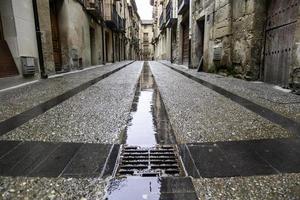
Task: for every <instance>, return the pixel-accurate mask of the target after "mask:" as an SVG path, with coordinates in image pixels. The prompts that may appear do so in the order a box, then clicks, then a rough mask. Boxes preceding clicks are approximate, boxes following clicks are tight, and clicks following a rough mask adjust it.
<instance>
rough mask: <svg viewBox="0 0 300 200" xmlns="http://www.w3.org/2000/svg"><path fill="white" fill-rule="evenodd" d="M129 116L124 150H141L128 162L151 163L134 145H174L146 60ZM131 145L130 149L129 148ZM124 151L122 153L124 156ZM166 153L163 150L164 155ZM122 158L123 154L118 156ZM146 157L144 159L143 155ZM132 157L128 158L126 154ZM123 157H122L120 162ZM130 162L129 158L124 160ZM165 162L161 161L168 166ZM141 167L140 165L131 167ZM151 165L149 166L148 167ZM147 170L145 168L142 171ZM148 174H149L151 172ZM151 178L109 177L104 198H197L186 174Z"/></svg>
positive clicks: (155, 199) (171, 130) (151, 146)
mask: <svg viewBox="0 0 300 200" xmlns="http://www.w3.org/2000/svg"><path fill="white" fill-rule="evenodd" d="M130 116H131V119H130V120H129V122H128V126H127V128H126V131H125V139H124V141H123V143H124V145H125V147H124V149H125V150H126V148H129V150H128V149H127V150H126V151H134V152H136V154H137V153H139V152H142V153H141V155H136V156H137V157H138V156H140V158H143V162H142V161H141V160H140V161H139V160H136V161H130V163H134V164H135V163H141V165H142V164H144V162H145V163H146V164H147V163H148V162H149V164H150V163H151V156H149V161H147V160H146V157H145V155H143V154H146V153H144V152H143V150H138V149H135V148H138V147H142V148H146V149H147V148H153V147H155V146H157V145H174V144H176V139H175V136H174V133H173V129H172V127H171V125H170V122H169V118H168V115H167V112H166V109H165V106H164V103H163V101H162V98H161V95H160V93H159V91H158V88H157V85H156V83H155V80H154V78H153V75H152V73H151V70H150V67H149V64H148V62H145V63H144V67H143V70H142V72H141V75H140V78H139V81H138V83H137V88H136V92H135V97H134V101H133V104H132V109H131V113H130ZM131 148H133V150H130V149H131ZM145 152H147V151H145ZM125 154H126V153H125ZM125 154H124V156H125ZM164 154H166V153H163V154H162V155H164ZM121 157H122V155H121ZM144 157H145V158H144ZM129 158H130V159H131V157H129ZM129 158H128V159H129ZM133 158H134V157H132V159H133ZM122 159H123V160H124V158H121V162H123V161H122ZM127 163H129V161H128V162H127ZM167 165H168V164H163V166H167ZM133 167H143V166H139V165H137V166H133ZM150 168H151V167H150V165H149V166H148V169H150ZM145 171H147V170H145ZM150 174H151V173H150ZM153 174H154V176H153V177H148V175H149V174H147V173H146V174H141V175H140V176H139V175H136V176H129V175H126V176H125V175H122V176H120V174H118V175H119V176H117V177H115V178H114V179H111V180H110V182H109V185H108V187H107V194H106V198H105V199H107V200H121V199H122V200H139V199H151V200H159V199H160V200H164V199H174V200H176V199H180V200H181V199H187V200H188V199H193V200H194V199H197V196H196V193H195V190H194V186H193V183H192V181H191V179H190V178H189V177H180V176H177V177H172V176H168V175H166V174H165V175H164V176H163V177H160V176H159V175H158V174H159V173H153Z"/></svg>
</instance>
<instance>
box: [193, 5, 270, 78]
mask: <svg viewBox="0 0 300 200" xmlns="http://www.w3.org/2000/svg"><path fill="white" fill-rule="evenodd" d="M265 12H266V1H265V0H248V1H240V0H203V1H195V3H194V10H193V33H192V49H191V51H192V66H193V67H196V66H197V64H198V62H199V59H200V58H199V56H198V55H197V53H196V51H197V46H196V45H197V43H198V40H199V36H198V35H199V34H198V32H199V30H197V28H198V27H197V20H199V19H201V18H202V19H203V18H204V19H205V33H204V35H205V39H204V71H209V72H215V71H221V72H223V73H226V74H230V75H234V76H236V77H239V78H245V79H251V80H256V79H258V78H259V71H260V66H261V51H262V48H263V44H264V25H265V19H266V16H265V15H266V14H265ZM216 47H221V48H222V52H221V54H222V56H221V60H220V61H214V60H213V58H214V48H216Z"/></svg>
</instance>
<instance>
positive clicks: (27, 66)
mask: <svg viewBox="0 0 300 200" xmlns="http://www.w3.org/2000/svg"><path fill="white" fill-rule="evenodd" d="M21 65H22V72H23V76H25V77H26V76H34V74H35V73H36V71H37V65H38V64H37V59H36V58H35V57H28V56H21Z"/></svg>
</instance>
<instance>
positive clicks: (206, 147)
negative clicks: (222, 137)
mask: <svg viewBox="0 0 300 200" xmlns="http://www.w3.org/2000/svg"><path fill="white" fill-rule="evenodd" d="M180 149H181V155H182V159H183V162H184V164H185V167H186V170H187V172H188V174H189V175H190V176H193V177H195V178H199V177H203V178H214V177H234V176H257V175H269V174H280V173H300V139H294V138H293V139H266V140H248V141H232V142H216V143H194V144H186V145H185V144H184V145H181V147H180ZM191 161H192V162H191Z"/></svg>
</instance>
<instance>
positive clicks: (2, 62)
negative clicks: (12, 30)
mask: <svg viewBox="0 0 300 200" xmlns="http://www.w3.org/2000/svg"><path fill="white" fill-rule="evenodd" d="M18 73H19V72H18V69H17V66H16V64H15V61H14V59H13V56H12V55H11V53H10V50H9V47H8V45H7V43H6V41H5V40H4V34H3V26H2V22H1V14H0V78H3V77H8V76H15V75H18Z"/></svg>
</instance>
